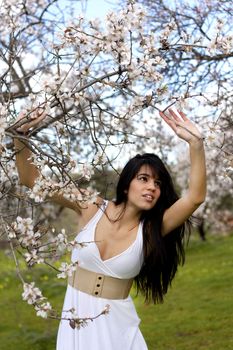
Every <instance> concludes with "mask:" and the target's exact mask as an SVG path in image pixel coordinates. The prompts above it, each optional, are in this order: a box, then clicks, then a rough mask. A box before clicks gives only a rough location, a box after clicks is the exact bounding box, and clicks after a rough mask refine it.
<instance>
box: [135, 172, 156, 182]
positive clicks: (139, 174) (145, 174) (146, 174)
mask: <svg viewBox="0 0 233 350" xmlns="http://www.w3.org/2000/svg"><path fill="white" fill-rule="evenodd" d="M141 175H143V176H146V177H152V178H154V179H155V180H159V177H158V176H154V175H150V174H148V173H138V174H137V176H141Z"/></svg>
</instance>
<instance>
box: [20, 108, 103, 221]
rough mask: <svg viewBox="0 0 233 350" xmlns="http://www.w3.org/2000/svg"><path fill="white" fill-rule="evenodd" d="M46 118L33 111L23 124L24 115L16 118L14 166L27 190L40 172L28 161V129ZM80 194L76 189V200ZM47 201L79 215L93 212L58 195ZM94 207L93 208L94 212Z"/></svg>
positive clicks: (99, 200)
mask: <svg viewBox="0 0 233 350" xmlns="http://www.w3.org/2000/svg"><path fill="white" fill-rule="evenodd" d="M45 117H46V114H45V113H44V112H41V113H40V111H35V112H34V113H32V115H31V118H30V120H29V121H26V122H25V123H24V124H22V123H21V120H23V119H24V118H26V117H25V115H24V114H23V113H21V114H20V115H19V117H18V120H17V122H19V124H22V125H21V126H20V127H19V128H18V129H17V131H18V133H19V135H22V136H23V138H22V141H21V140H20V139H19V138H16V137H15V138H14V144H15V150H16V166H17V169H18V174H19V180H20V184H21V185H24V186H27V187H29V188H32V187H33V186H34V184H35V181H36V179H37V178H38V177H39V176H40V172H39V170H38V169H37V167H36V166H35V165H34V164H33V163H32V161H31V160H30V157H31V155H32V152H31V150H30V149H29V147H28V145H29V144H28V141H27V134H28V131H29V129H33V128H35V127H36V126H38V125H39V123H40V122H41V121H42V120H43V119H44V118H45ZM84 192H85V190H82V193H84ZM79 194H80V192H79V191H78V189H77V198H78V195H79ZM48 199H49V200H51V201H53V202H55V203H57V204H60V205H62V206H63V207H67V208H70V209H73V210H75V211H76V212H78V213H79V214H82V211H83V212H85V214H86V212H89V210H83V209H90V210H91V211H93V209H92V208H91V207H93V205H89V204H87V205H85V208H83V205H82V204H81V203H80V202H79V201H78V200H77V201H75V202H73V201H71V200H68V199H66V198H65V197H64V196H62V195H60V194H54V195H53V196H52V197H49V198H48ZM101 201H102V199H101V198H97V202H98V203H99V202H101ZM95 208H96V206H94V211H95Z"/></svg>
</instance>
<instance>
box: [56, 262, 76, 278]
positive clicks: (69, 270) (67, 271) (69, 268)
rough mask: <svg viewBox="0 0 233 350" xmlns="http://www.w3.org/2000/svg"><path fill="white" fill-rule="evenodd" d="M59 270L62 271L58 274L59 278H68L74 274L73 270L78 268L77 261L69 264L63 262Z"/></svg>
mask: <svg viewBox="0 0 233 350" xmlns="http://www.w3.org/2000/svg"><path fill="white" fill-rule="evenodd" d="M59 270H60V273H58V274H57V277H58V278H67V277H69V276H72V274H73V272H74V271H75V270H76V263H74V264H67V263H66V262H62V263H61V266H60V267H59Z"/></svg>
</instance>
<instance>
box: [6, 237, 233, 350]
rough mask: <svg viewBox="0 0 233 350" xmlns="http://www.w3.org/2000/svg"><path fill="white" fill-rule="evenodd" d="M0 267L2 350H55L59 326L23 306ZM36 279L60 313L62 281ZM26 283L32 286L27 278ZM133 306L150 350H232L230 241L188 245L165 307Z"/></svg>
mask: <svg viewBox="0 0 233 350" xmlns="http://www.w3.org/2000/svg"><path fill="white" fill-rule="evenodd" d="M0 264H1V270H0V315H1V316H0V349H1V350H15V349H17V350H31V349H33V350H53V349H55V340H56V332H57V327H58V322H57V321H54V320H43V319H41V318H39V317H36V316H35V313H34V310H33V308H32V307H30V306H29V305H27V304H26V303H25V302H23V301H22V300H21V293H22V286H21V283H20V282H19V280H18V278H17V277H16V273H15V268H14V265H13V263H12V259H9V258H8V256H7V255H6V254H5V253H4V252H0ZM35 275H36V280H37V281H38V284H39V285H40V287H41V288H42V290H43V294H44V295H46V296H47V297H48V298H49V300H50V301H51V303H52V304H53V306H55V307H56V308H58V309H59V310H60V309H61V306H62V301H63V297H64V293H65V285H64V281H60V280H57V279H56V278H54V277H53V275H52V273H51V272H50V270H46V269H44V268H39V269H37V270H36V274H35V273H34V272H33V276H35ZM25 277H26V278H27V279H29V280H30V278H31V272H30V271H29V272H26V276H25ZM135 304H136V307H137V310H138V313H139V316H140V318H141V320H142V323H141V330H142V332H143V334H144V336H145V339H146V341H147V344H148V348H149V350H233V330H232V328H233V236H232V235H231V236H228V237H218V238H209V239H208V241H207V242H206V243H203V242H200V241H196V240H195V241H191V242H190V245H189V248H188V251H187V260H186V264H185V266H184V267H183V268H181V269H180V270H179V273H178V275H177V277H176V279H175V281H174V283H173V286H172V288H171V289H170V291H169V293H168V295H167V297H166V298H165V302H164V304H162V305H149V306H146V305H144V304H143V300H142V298H141V297H138V298H137V299H135ZM87 350H89V349H87ZM90 350H91V349H90ZM109 350H111V349H109ZM122 350H123V349H122Z"/></svg>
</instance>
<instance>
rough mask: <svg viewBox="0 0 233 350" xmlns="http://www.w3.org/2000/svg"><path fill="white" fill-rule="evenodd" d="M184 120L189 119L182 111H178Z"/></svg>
mask: <svg viewBox="0 0 233 350" xmlns="http://www.w3.org/2000/svg"><path fill="white" fill-rule="evenodd" d="M178 112H179V114H180V116H181V117H182V119H183V120H185V121H186V120H189V119H188V118H187V117H186V115H185V114H184V113H183V112H182V111H178Z"/></svg>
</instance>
